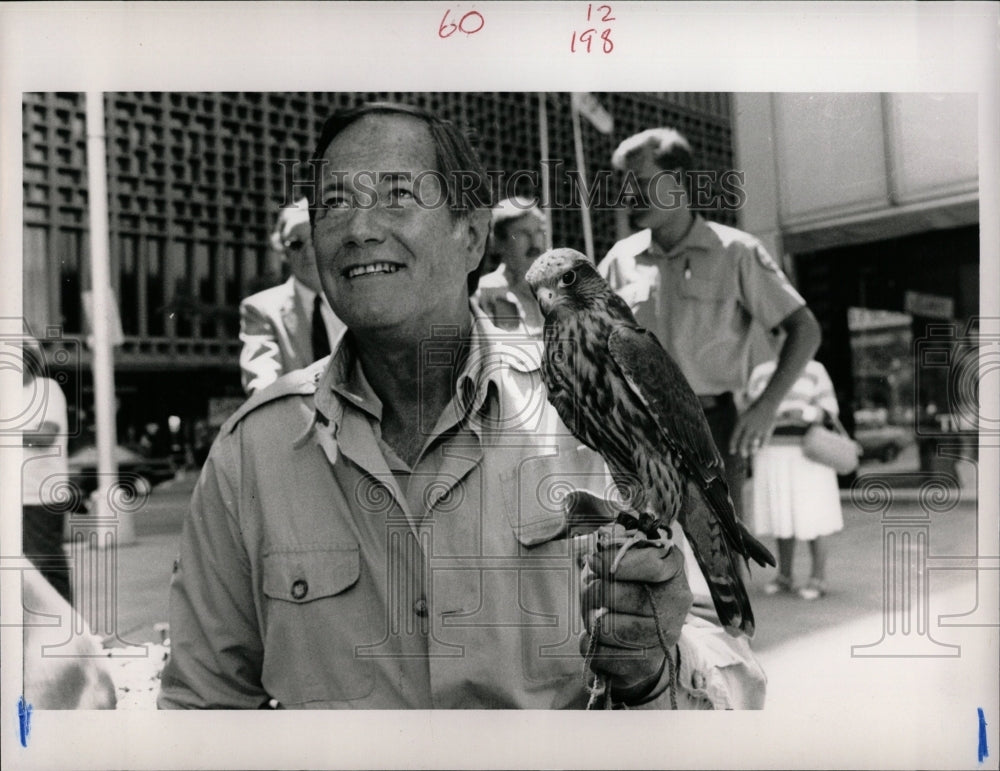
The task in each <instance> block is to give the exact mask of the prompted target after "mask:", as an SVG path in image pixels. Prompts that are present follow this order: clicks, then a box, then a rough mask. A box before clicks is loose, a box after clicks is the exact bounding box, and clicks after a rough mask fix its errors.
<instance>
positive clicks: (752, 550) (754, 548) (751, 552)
mask: <svg viewBox="0 0 1000 771" xmlns="http://www.w3.org/2000/svg"><path fill="white" fill-rule="evenodd" d="M740 536H742V538H743V552H744V554H745V555H746V558H747V567H750V560H753V561H754V562H756V563H757V564H758V565H760V566H761V567H762V568H764V567H767V566H768V565H770V566H771V567H772V568H776V567H778V563H777V562H776V561H775V559H774V555H773V554H771V550H770V549H768V548H767V547H766V546H765V545H764V544H762V543H761V542H760V541H758V540H757V539H756V538H754V537H753V536H752V535H750V531H749V530H747V529H746V528H745V527H743V525H742V523H741V524H740Z"/></svg>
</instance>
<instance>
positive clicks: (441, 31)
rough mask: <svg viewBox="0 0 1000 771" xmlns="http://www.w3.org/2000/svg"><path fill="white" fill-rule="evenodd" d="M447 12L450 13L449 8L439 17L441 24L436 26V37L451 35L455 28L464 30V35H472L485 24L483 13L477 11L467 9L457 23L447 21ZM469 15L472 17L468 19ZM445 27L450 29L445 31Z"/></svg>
mask: <svg viewBox="0 0 1000 771" xmlns="http://www.w3.org/2000/svg"><path fill="white" fill-rule="evenodd" d="M449 13H451V10H450V9H449V10H447V11H445V12H444V16H442V17H441V24H440V26H439V27H438V37H442V38H445V37H451V36H452V35H454V34H455V30H458V31H459V32H464V33H465V34H466V35H474V34H475V33H477V32H479V30H481V29H482V28H483V27H485V26H486V19H484V18H483V15H482V14H481V13H480V12H479V11H469V12H468V13H467V14H465V15H464V16H463V17H462V18H461V19H459V20H458V24H455V22H452V21H448V14H449ZM470 16H471V17H474V18H472V19H469V17H470ZM447 27H450V28H451V29H448V30H447V31H446V28H447Z"/></svg>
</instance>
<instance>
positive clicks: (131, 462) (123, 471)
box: [67, 445, 177, 499]
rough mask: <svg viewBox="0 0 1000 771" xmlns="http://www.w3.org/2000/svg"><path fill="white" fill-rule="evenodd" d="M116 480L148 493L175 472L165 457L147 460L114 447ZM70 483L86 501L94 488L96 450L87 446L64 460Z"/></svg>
mask: <svg viewBox="0 0 1000 771" xmlns="http://www.w3.org/2000/svg"><path fill="white" fill-rule="evenodd" d="M114 458H115V462H116V463H117V464H118V478H119V481H121V482H125V483H132V484H135V485H136V487H137V488H139V489H138V490H137V491H138V492H140V493H148V492H149V491H150V490H152V489H153V488H154V487H155V486H156V485H158V484H160V483H161V482H166V481H167V480H168V479H173V478H174V475H175V474H176V473H177V470H176V469H175V468H174V464H173V462H172V461H171V460H170V459H169V458H147V457H146V456H144V455H142V454H141V453H138V452H136V451H135V450H131V449H129V448H128V447H123V446H122V445H118V446H117V447H115V451H114ZM67 465H68V466H69V478H70V482H71V483H72V484H74V485H75V486H76V487H77V488H78V489H79V490H80V492H81V493H82V497H83V498H84V499H86V498H87V497H88V496H89V495H90V494H91V493H92V492H94V490H96V489H97V481H98V476H97V447H95V446H94V445H90V446H88V447H83V448H81V449H79V450H77V451H76V452H74V453H72V454H71V455H70V456H69V458H67Z"/></svg>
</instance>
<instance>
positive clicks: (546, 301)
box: [535, 286, 556, 314]
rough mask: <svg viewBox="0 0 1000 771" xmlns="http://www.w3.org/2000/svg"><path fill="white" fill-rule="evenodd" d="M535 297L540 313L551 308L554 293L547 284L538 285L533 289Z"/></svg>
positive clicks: (545, 312) (554, 296)
mask: <svg viewBox="0 0 1000 771" xmlns="http://www.w3.org/2000/svg"><path fill="white" fill-rule="evenodd" d="M535 299H536V300H538V305H539V307H541V309H542V313H543V314H547V313H548V312H549V311H550V310H552V304H553V303H554V302H555V299H556V293H555V292H553V291H552V290H551V289H549V288H548V287H547V286H540V287H538V289H536V290H535Z"/></svg>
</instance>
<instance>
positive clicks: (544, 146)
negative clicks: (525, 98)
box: [538, 91, 552, 250]
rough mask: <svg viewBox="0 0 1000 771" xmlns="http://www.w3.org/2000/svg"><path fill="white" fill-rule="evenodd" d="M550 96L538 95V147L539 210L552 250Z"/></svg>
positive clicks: (548, 246)
mask: <svg viewBox="0 0 1000 771" xmlns="http://www.w3.org/2000/svg"><path fill="white" fill-rule="evenodd" d="M547 101H548V96H547V94H546V92H545V91H541V92H540V93H539V94H538V146H539V148H540V150H539V158H540V161H541V167H542V195H541V198H540V200H539V203H538V205H539V208H540V209H541V210H542V212H544V213H545V215H546V225H545V248H546V250H548V249H551V248H552V215H551V214H550V213H549V203H550V198H549V197H550V196H551V195H552V190H551V188H550V187H549V185H550V184H551V180H550V179H549V163H548V161H549V114H548V110H547V109H546V106H547Z"/></svg>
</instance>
